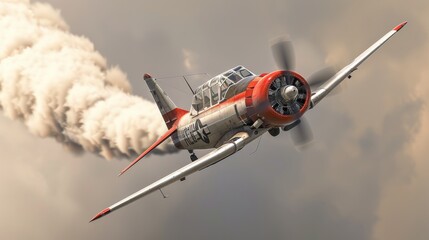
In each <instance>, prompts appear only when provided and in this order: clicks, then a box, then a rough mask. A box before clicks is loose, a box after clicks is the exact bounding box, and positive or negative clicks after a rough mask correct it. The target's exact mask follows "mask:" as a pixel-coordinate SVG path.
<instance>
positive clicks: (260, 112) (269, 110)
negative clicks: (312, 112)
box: [245, 71, 311, 126]
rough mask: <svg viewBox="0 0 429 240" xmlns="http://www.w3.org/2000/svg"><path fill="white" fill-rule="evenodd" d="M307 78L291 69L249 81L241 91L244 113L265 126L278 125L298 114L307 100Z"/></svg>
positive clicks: (289, 121)
mask: <svg viewBox="0 0 429 240" xmlns="http://www.w3.org/2000/svg"><path fill="white" fill-rule="evenodd" d="M310 97H311V90H310V86H309V85H308V83H307V81H305V79H304V78H303V77H302V76H301V75H299V74H298V73H296V72H293V71H275V72H272V73H270V74H267V75H264V76H263V77H261V78H256V79H255V80H254V81H252V82H250V84H249V85H248V86H247V89H246V92H245V99H246V100H245V101H246V108H247V115H248V117H249V118H250V119H252V120H253V121H256V119H258V118H260V119H262V120H263V121H264V125H266V126H282V125H285V124H288V123H291V122H293V121H295V120H296V119H298V118H299V117H301V116H302V115H303V114H304V113H305V111H307V109H308V107H309V104H310Z"/></svg>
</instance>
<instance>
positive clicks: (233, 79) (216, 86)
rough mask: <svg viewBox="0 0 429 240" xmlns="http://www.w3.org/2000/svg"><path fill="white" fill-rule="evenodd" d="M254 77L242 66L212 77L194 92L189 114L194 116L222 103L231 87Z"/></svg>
mask: <svg viewBox="0 0 429 240" xmlns="http://www.w3.org/2000/svg"><path fill="white" fill-rule="evenodd" d="M250 76H255V74H253V73H252V72H250V71H249V70H247V69H246V68H245V67H243V66H237V67H235V68H233V69H230V70H228V71H226V72H224V73H222V74H219V75H217V76H216V77H213V78H212V79H210V80H209V81H207V82H206V83H205V84H203V85H202V86H199V87H198V88H197V89H196V90H195V94H194V98H193V101H192V107H191V114H192V115H196V114H198V113H199V112H200V111H203V110H205V109H207V108H210V107H211V106H213V105H216V104H218V103H219V102H222V101H223V100H224V99H225V94H226V92H227V91H228V88H229V87H230V86H231V85H234V84H236V83H238V82H239V81H240V80H242V79H243V78H246V77H250Z"/></svg>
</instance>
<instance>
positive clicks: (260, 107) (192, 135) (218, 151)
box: [91, 22, 407, 221]
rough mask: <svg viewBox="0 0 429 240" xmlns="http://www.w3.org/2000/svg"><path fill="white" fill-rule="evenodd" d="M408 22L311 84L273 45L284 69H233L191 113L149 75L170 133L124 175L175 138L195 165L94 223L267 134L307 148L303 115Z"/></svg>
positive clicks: (198, 97) (212, 83)
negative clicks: (288, 134) (200, 152)
mask: <svg viewBox="0 0 429 240" xmlns="http://www.w3.org/2000/svg"><path fill="white" fill-rule="evenodd" d="M406 23H407V22H403V23H401V24H399V25H398V26H396V27H395V28H393V29H392V30H391V31H389V32H388V33H387V34H385V35H384V36H383V37H382V38H380V39H379V40H378V41H377V42H375V43H374V44H373V45H372V46H370V47H369V48H368V49H367V50H365V51H364V52H363V53H361V54H360V55H359V56H358V57H357V58H355V59H354V60H353V61H352V62H351V63H350V64H348V65H347V66H345V67H344V68H342V69H341V70H340V71H338V72H332V71H331V70H330V71H328V70H322V71H319V72H317V73H316V74H313V75H312V76H311V77H309V78H308V81H307V80H305V78H304V77H302V76H301V75H300V74H298V73H297V72H295V71H294V56H293V47H292V44H291V42H290V41H287V40H282V41H279V42H277V43H275V44H273V45H272V51H273V54H274V58H275V60H276V63H277V66H278V67H279V69H280V70H277V71H274V72H271V73H264V74H260V75H257V74H254V73H252V72H251V71H250V70H248V69H246V68H245V67H243V66H237V67H235V68H232V69H230V70H228V71H226V72H224V73H222V74H219V75H217V76H215V77H213V78H212V79H210V80H209V81H207V82H206V83H204V84H203V85H201V86H200V87H198V88H197V89H196V90H195V91H194V95H193V98H192V105H191V109H190V111H187V110H184V109H181V108H178V107H176V105H175V104H174V103H173V101H172V100H171V99H170V98H169V97H168V95H167V94H166V93H165V92H164V91H163V90H162V89H161V87H160V86H159V85H158V84H157V83H156V81H155V79H154V78H153V77H152V76H151V75H149V74H145V75H144V80H145V82H146V83H147V85H148V87H149V89H150V92H151V94H152V95H153V98H154V100H155V103H156V104H157V106H158V108H159V111H160V113H161V114H162V116H163V118H164V121H165V124H166V126H167V128H168V131H167V132H166V133H165V134H164V135H163V136H162V137H161V138H159V139H158V140H157V141H156V142H155V143H153V145H151V146H150V147H149V148H148V149H147V150H146V151H144V152H143V153H142V154H141V155H140V156H138V157H137V158H136V159H135V160H134V161H132V162H131V163H130V164H129V165H128V166H127V167H126V168H125V169H124V170H122V171H121V173H120V175H122V174H123V173H125V172H126V171H127V170H128V169H130V168H131V167H132V166H133V165H134V164H136V163H137V162H138V161H140V160H141V159H142V158H143V157H144V156H146V155H147V154H148V153H149V152H151V151H152V150H153V149H155V148H156V147H157V146H158V145H159V144H161V143H162V142H164V141H165V140H167V139H169V138H171V139H172V140H173V143H174V145H175V146H176V147H177V148H179V149H186V150H188V151H189V153H190V158H191V161H192V162H191V163H189V164H188V165H186V166H184V167H182V168H180V169H178V170H176V171H175V172H173V173H171V174H169V175H167V176H165V177H163V178H161V179H160V180H158V181H156V182H154V183H152V184H150V185H148V186H147V187H145V188H143V189H141V190H140V191H138V192H136V193H134V194H132V195H130V196H128V197H126V198H124V199H123V200H121V201H119V202H117V203H115V204H113V205H111V206H110V207H108V208H105V209H104V210H102V211H101V212H99V213H98V214H97V215H95V217H94V218H92V219H91V221H94V220H96V219H98V218H100V217H102V216H105V215H107V214H108V213H111V212H113V211H115V210H118V209H119V208H121V207H124V206H125V205H127V204H130V203H131V202H134V201H135V200H137V199H139V198H141V197H144V196H146V195H148V194H150V193H152V192H154V191H157V190H161V189H162V188H163V187H165V186H167V185H170V184H172V183H173V182H176V181H179V180H184V179H185V177H186V176H188V175H190V174H192V173H194V172H196V171H199V170H202V169H204V168H207V167H209V166H211V165H213V164H215V163H217V162H219V161H221V160H223V159H225V158H227V157H229V156H231V155H233V154H234V153H236V152H238V151H239V150H241V149H242V148H243V147H245V146H246V145H247V144H248V143H250V142H252V141H253V140H255V139H256V138H258V137H260V136H261V135H263V134H264V133H266V132H268V133H269V134H271V135H272V136H277V135H278V134H279V133H280V131H281V130H284V131H289V130H291V129H295V130H296V132H297V134H296V135H295V136H293V140H294V142H295V144H297V145H302V144H305V143H306V142H308V141H310V140H311V138H312V134H311V131H310V130H309V128H308V127H307V126H306V124H305V121H304V119H303V118H302V117H303V115H304V114H305V113H306V112H307V111H308V110H310V109H313V108H314V107H315V106H316V105H317V104H318V103H319V102H320V101H321V100H322V99H323V98H325V97H326V96H327V95H328V94H329V93H330V92H331V91H332V90H334V88H336V87H337V86H338V85H339V84H340V83H341V82H342V81H343V80H344V79H347V78H350V77H351V74H352V73H353V72H354V71H355V70H357V68H358V66H359V65H360V64H361V63H362V62H364V61H365V60H366V59H367V58H368V57H369V56H370V55H371V54H372V53H374V52H375V51H376V50H377V49H378V48H380V47H381V46H382V45H383V44H384V43H385V42H386V41H387V40H388V39H389V38H391V37H392V36H393V35H394V34H395V33H396V32H398V31H399V30H400V29H401V28H402V27H403V26H404V25H405V24H406ZM196 149H214V150H213V151H211V152H209V153H208V154H206V155H204V156H202V157H200V158H197V156H196V155H195V153H194V150H196ZM161 191H162V190H161Z"/></svg>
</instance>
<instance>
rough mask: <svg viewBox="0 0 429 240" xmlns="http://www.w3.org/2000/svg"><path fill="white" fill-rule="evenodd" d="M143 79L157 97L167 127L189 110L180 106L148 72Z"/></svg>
mask: <svg viewBox="0 0 429 240" xmlns="http://www.w3.org/2000/svg"><path fill="white" fill-rule="evenodd" d="M143 79H144V80H145V81H146V84H147V86H148V87H149V90H150V93H151V94H152V96H153V98H154V99H155V103H156V105H157V106H158V108H159V111H160V112H161V114H162V117H163V118H164V121H165V124H166V125H167V128H168V129H170V128H172V127H173V125H174V124H175V123H176V121H177V120H179V119H180V118H181V117H182V116H183V115H185V114H186V113H188V111H186V110H184V109H181V108H178V107H177V106H176V104H174V103H173V101H171V99H170V97H169V96H168V95H167V94H166V93H165V92H164V90H162V89H161V87H160V86H159V85H158V84H157V83H156V82H155V80H154V79H153V78H152V77H151V76H150V75H149V74H147V73H146V74H145V75H144V77H143Z"/></svg>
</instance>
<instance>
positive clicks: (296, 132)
mask: <svg viewBox="0 0 429 240" xmlns="http://www.w3.org/2000/svg"><path fill="white" fill-rule="evenodd" d="M271 50H272V53H273V56H274V60H275V61H276V64H277V66H278V67H279V68H280V69H281V70H284V71H294V70H295V51H294V48H293V44H292V42H291V41H290V40H287V39H285V38H281V39H279V40H277V41H276V42H274V43H273V44H272V46H271ZM335 73H336V71H335V69H334V68H333V67H325V68H323V69H321V70H319V71H317V72H315V73H314V74H312V75H311V76H310V77H309V78H308V80H307V83H308V84H309V85H310V89H311V90H314V89H316V88H318V87H320V86H321V85H323V84H324V83H325V82H327V81H328V80H329V79H330V78H331V77H332V76H334V75H335ZM283 78H285V79H284V80H283V81H282V79H275V80H274V81H273V83H272V84H271V85H270V90H269V93H268V97H269V99H270V103H271V106H272V107H273V108H274V109H275V110H276V111H277V112H278V113H280V114H289V115H293V114H296V113H297V112H298V111H299V109H300V107H302V106H303V105H304V101H305V95H304V93H305V89H304V87H303V86H302V84H301V83H300V82H299V81H295V79H293V76H292V75H287V76H283ZM279 95H280V97H281V99H282V101H278V100H277V101H275V100H274V99H275V98H277V99H278V98H279V97H278V96H279ZM283 130H285V131H288V130H291V135H290V136H291V138H292V141H293V142H294V144H295V146H297V147H300V146H303V145H305V144H307V143H309V142H311V140H312V139H313V133H312V131H311V127H310V125H309V124H308V122H307V120H305V117H300V118H298V119H297V120H296V121H295V122H294V123H292V124H291V125H289V126H286V127H284V128H283Z"/></svg>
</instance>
